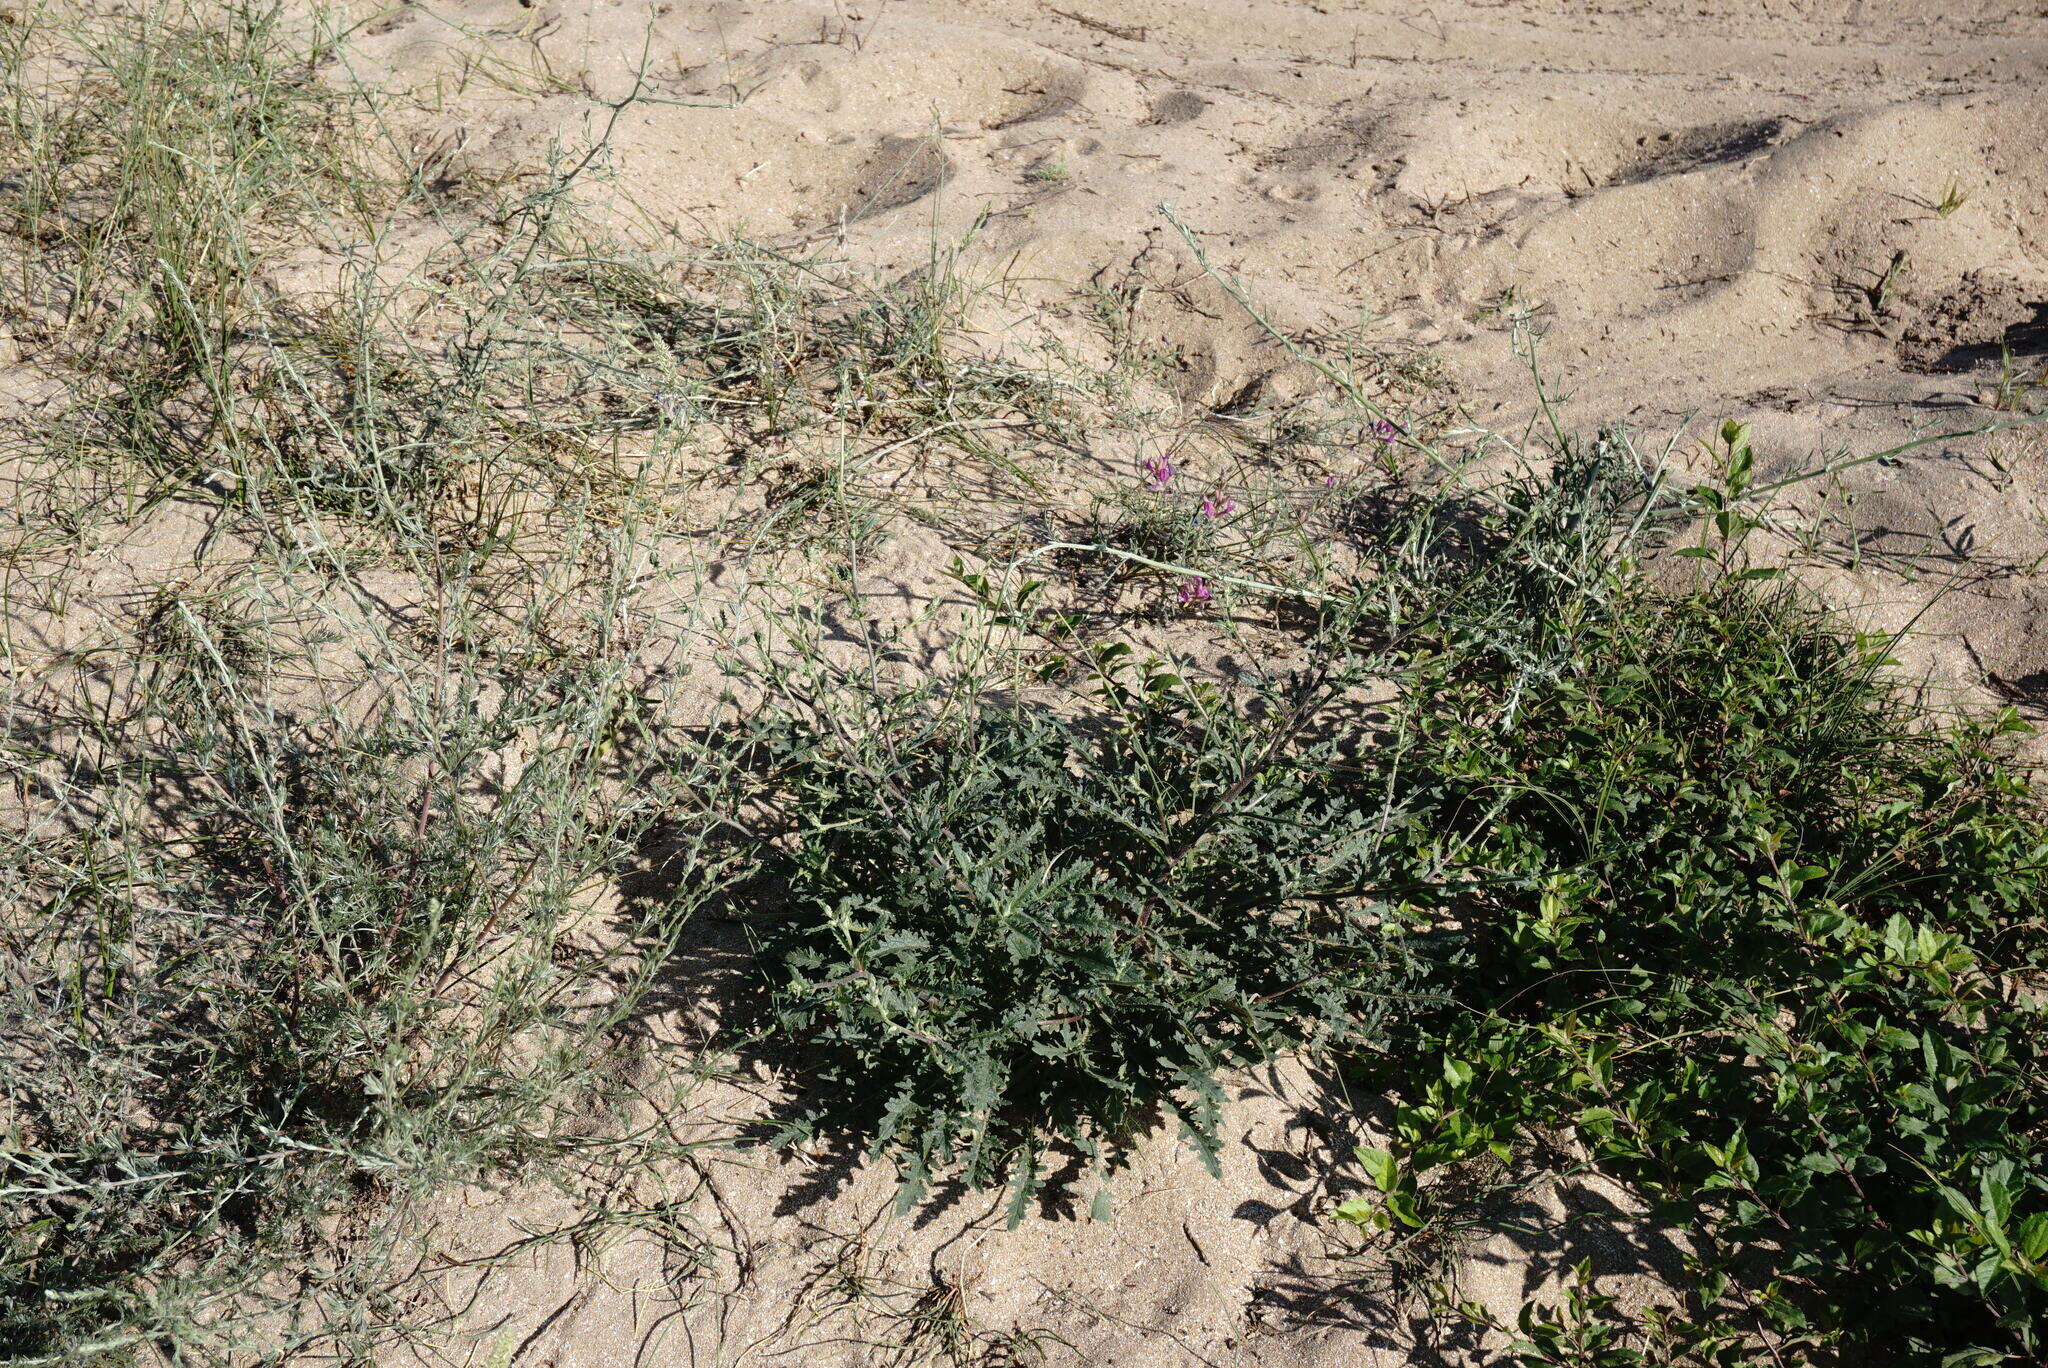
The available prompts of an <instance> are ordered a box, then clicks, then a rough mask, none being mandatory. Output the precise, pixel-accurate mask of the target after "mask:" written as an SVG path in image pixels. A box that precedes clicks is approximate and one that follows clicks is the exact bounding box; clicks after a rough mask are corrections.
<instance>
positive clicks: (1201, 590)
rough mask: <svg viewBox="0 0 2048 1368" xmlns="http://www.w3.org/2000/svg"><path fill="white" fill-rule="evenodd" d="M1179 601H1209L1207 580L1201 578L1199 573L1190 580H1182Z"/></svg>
mask: <svg viewBox="0 0 2048 1368" xmlns="http://www.w3.org/2000/svg"><path fill="white" fill-rule="evenodd" d="M1180 601H1181V602H1182V603H1207V602H1208V601H1209V581H1207V580H1205V579H1203V578H1202V577H1201V576H1200V575H1197V576H1195V577H1194V578H1193V579H1191V580H1182V581H1181V586H1180Z"/></svg>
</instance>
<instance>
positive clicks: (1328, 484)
mask: <svg viewBox="0 0 2048 1368" xmlns="http://www.w3.org/2000/svg"><path fill="white" fill-rule="evenodd" d="M1336 487H1337V477H1336V476H1335V475H1325V476H1323V488H1325V489H1335V488H1336Z"/></svg>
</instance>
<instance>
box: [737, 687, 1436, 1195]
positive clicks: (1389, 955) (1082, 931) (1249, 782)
mask: <svg viewBox="0 0 2048 1368" xmlns="http://www.w3.org/2000/svg"><path fill="white" fill-rule="evenodd" d="M1127 650H1128V648H1112V649H1111V650H1109V651H1108V652H1107V653H1106V654H1105V655H1104V656H1103V657H1101V666H1102V681H1103V689H1102V693H1101V698H1100V705H1099V708H1098V709H1097V710H1096V711H1093V712H1091V713H1090V714H1089V715H1087V716H1085V717H1083V718H1079V719H1074V720H1068V719H1063V718H1061V717H1058V716H1055V715H1052V714H1050V713H1048V712H1046V711H1044V710H1042V709H1039V708H1033V707H1029V706H1025V705H1022V704H1018V703H1014V702H1001V701H997V700H994V699H978V700H976V701H974V702H972V703H968V704H958V703H956V704H955V705H954V706H952V707H945V706H942V705H941V700H940V699H938V698H936V697H933V696H931V695H929V694H926V693H921V692H908V693H905V694H903V695H902V696H900V697H876V698H871V699H870V700H869V705H868V706H867V707H865V708H864V709H862V710H861V711H860V712H859V713H858V714H857V715H853V716H841V715H835V716H830V717H827V718H823V719H817V718H814V719H811V720H808V721H801V720H794V719H792V720H789V721H786V722H785V723H784V724H782V725H780V726H778V727H776V728H775V729H773V730H771V731H769V732H768V733H767V734H766V737H765V738H764V739H765V740H766V741H767V743H768V745H769V747H770V750H771V752H772V754H773V755H774V757H775V770H774V772H775V776H776V783H777V788H778V790H779V791H780V794H781V806H782V809H783V812H784V814H785V817H786V819H787V822H788V824H789V831H790V833H791V836H790V839H791V841H792V848H791V850H790V853H789V856H788V858H787V860H786V861H784V862H783V863H782V866H781V868H780V869H779V870H778V877H777V878H776V879H775V880H774V881H773V882H774V886H775V888H776V897H777V900H778V903H779V904H780V905H779V906H778V907H776V908H774V909H772V910H771V911H770V912H769V913H767V914H766V915H765V919H764V921H763V923H762V925H761V929H760V965H761V972H762V974H763V976H764V979H765V983H766V985H767V988H768V991H769V996H770V1011H771V1022H772V1031H773V1033H774V1034H775V1035H777V1036H778V1037H780V1038H782V1039H785V1040H789V1041H792V1042H797V1043H801V1044H802V1045H804V1046H806V1047H807V1048H808V1051H809V1054H810V1058H811V1060H812V1065H813V1067H812V1072H811V1075H810V1079H809V1083H810V1086H811V1089H812V1091H811V1092H810V1093H809V1097H810V1099H812V1100H811V1102H810V1104H809V1106H808V1107H807V1109H806V1110H805V1111H804V1112H803V1113H802V1115H801V1116H800V1118H799V1119H798V1120H797V1121H796V1122H795V1123H793V1125H792V1127H791V1131H790V1133H791V1134H792V1135H800V1134H807V1133H811V1132H813V1131H816V1130H818V1129H819V1128H823V1127H830V1126H834V1125H838V1126H842V1127H851V1128H853V1129H855V1130H856V1131H857V1132H858V1133H860V1134H861V1135H862V1136H864V1137H865V1138H866V1140H867V1141H868V1143H869V1145H870V1147H871V1148H872V1149H873V1150H874V1151H877V1152H882V1153H891V1154H895V1155H898V1156H900V1158H901V1159H902V1161H903V1164H904V1173H905V1180H904V1187H903V1196H904V1199H905V1201H906V1202H909V1201H914V1200H915V1199H916V1197H917V1196H918V1194H919V1193H920V1192H922V1191H923V1189H924V1187H925V1185H926V1184H927V1183H928V1181H930V1180H931V1178H932V1177H934V1176H935V1175H940V1176H945V1177H949V1178H958V1179H960V1180H962V1181H965V1182H968V1183H970V1184H974V1185H986V1184H990V1183H996V1182H1007V1183H1009V1184H1010V1185H1011V1187H1012V1190H1013V1200H1012V1203H1011V1215H1012V1219H1013V1220H1014V1219H1016V1218H1017V1217H1019V1216H1020V1215H1021V1214H1022V1212H1023V1211H1024V1210H1025V1209H1026V1206H1027V1204H1028V1203H1029V1201H1030V1200H1031V1198H1032V1195H1033V1193H1034V1192H1035V1191H1036V1190H1037V1188H1038V1187H1039V1186H1040V1184H1041V1183H1042V1181H1043V1179H1044V1176H1045V1171H1044V1164H1045V1155H1046V1150H1047V1148H1048V1147H1049V1146H1052V1145H1064V1146H1067V1147H1069V1150H1070V1153H1072V1154H1078V1155H1082V1156H1086V1157H1087V1158H1088V1159H1090V1160H1091V1161H1093V1163H1094V1164H1095V1165H1096V1166H1097V1168H1098V1171H1101V1170H1103V1169H1106V1168H1108V1167H1110V1166H1112V1165H1113V1164H1114V1162H1115V1159H1116V1157H1117V1154H1118V1152H1119V1151H1120V1149H1121V1148H1122V1147H1123V1146H1125V1145H1126V1144H1127V1143H1128V1142H1129V1141H1131V1140H1132V1139H1134V1138H1135V1137H1136V1136H1137V1135H1138V1134H1139V1133H1141V1132H1142V1131H1144V1130H1146V1129H1148V1128H1149V1126H1150V1125H1151V1123H1152V1122H1153V1120H1154V1119H1155V1117H1156V1115H1157V1114H1158V1113H1159V1112H1160V1111H1161V1110H1162V1109H1163V1110H1165V1111H1168V1112H1172V1113H1175V1114H1178V1115H1179V1117H1180V1119H1181V1121H1182V1124H1183V1128H1184V1131H1185V1133H1186V1134H1187V1135H1188V1136H1189V1137H1190V1138H1191V1139H1192V1140H1193V1142H1194V1143H1195V1144H1196V1145H1197V1146H1198V1147H1200V1149H1201V1150H1202V1152H1203V1153H1204V1154H1205V1156H1213V1154H1214V1152H1215V1149H1216V1146H1217V1139H1216V1129H1215V1127H1216V1112H1215V1108H1216V1104H1217V1102H1218V1100H1219V1098H1220V1093H1219V1090H1218V1086H1217V1083H1216V1081H1215V1076H1216V1074H1217V1072H1218V1071H1219V1070H1221V1069H1223V1068H1225V1067H1227V1066H1230V1065H1234V1064H1245V1063H1250V1062H1253V1061H1257V1060H1262V1059H1265V1058H1268V1057H1269V1056H1270V1055H1271V1054H1272V1053H1273V1052H1274V1051H1275V1050H1277V1049H1279V1048H1281V1047H1283V1046H1286V1045H1290V1044H1295V1043H1298V1042H1300V1041H1303V1040H1305V1039H1311V1038H1315V1037H1319V1036H1325V1035H1328V1034H1331V1033H1336V1034H1342V1035H1348V1036H1355V1035H1359V1034H1361V1033H1364V1032H1367V1031H1369V1030H1370V1028H1371V1026H1372V1024H1373V1023H1374V1022H1377V1021H1378V1020H1379V1019H1380V1018H1381V1017H1382V1016H1383V1015H1384V1013H1385V1011H1386V1008H1387V1005H1388V1004H1389V1002H1390V1001H1392V1000H1393V999H1394V998H1395V997H1396V996H1398V994H1399V993H1400V992H1401V991H1402V989H1403V982H1404V979H1403V975H1404V972H1405V970H1404V967H1403V966H1404V963H1405V960H1404V953H1403V950H1402V948H1401V946H1400V945H1399V944H1398V942H1397V941H1390V940H1389V938H1388V937H1387V935H1386V934H1385V932H1384V929H1383V927H1382V926H1381V924H1380V922H1379V920H1378V918H1377V917H1376V916H1375V915H1373V911H1372V907H1371V905H1370V904H1369V902H1368V901H1367V900H1365V899H1363V898H1361V896H1360V893H1359V882H1360V873H1361V871H1362V870H1363V869H1365V868H1366V867H1368V866H1369V865H1370V863H1371V861H1372V858H1373V850H1374V847H1375V843H1376V840H1377V835H1376V830H1377V829H1376V825H1375V821H1374V819H1373V818H1372V817H1370V816H1368V815H1366V814H1363V813H1359V812H1356V811H1347V810H1346V808H1345V807H1344V805H1343V804H1342V803H1341V802H1333V801H1332V795H1331V794H1329V793H1327V792H1325V791H1323V789H1322V788H1321V787H1320V786H1319V784H1318V782H1317V777H1316V776H1317V775H1318V774H1319V772H1320V771H1321V770H1322V769H1323V768H1324V766H1322V765H1321V764H1319V763H1318V762H1320V761H1323V760H1326V759H1327V754H1326V753H1325V752H1324V751H1316V752H1315V753H1313V754H1296V755H1293V756H1290V757H1289V759H1288V763H1284V764H1283V763H1276V761H1277V760H1278V759H1279V758H1280V753H1281V749H1282V747H1283V746H1293V745H1294V743H1295V739H1296V738H1295V737H1294V736H1293V734H1292V730H1293V726H1294V724H1296V723H1298V722H1299V720H1300V706H1301V705H1300V703H1299V700H1292V699H1290V697H1289V695H1288V691H1287V690H1285V689H1280V688H1276V689H1275V690H1274V693H1273V695H1272V697H1271V699H1270V702H1271V704H1272V705H1273V706H1272V709H1271V710H1270V711H1269V712H1268V713H1267V714H1266V715H1264V716H1261V715H1259V714H1258V713H1256V712H1253V711H1249V710H1247V709H1245V708H1244V707H1242V706H1240V705H1236V704H1232V703H1230V702H1228V701H1226V700H1225V699H1224V698H1222V697H1221V696H1219V695H1217V694H1215V693H1214V692H1212V691H1210V690H1207V689H1204V688H1200V687H1197V686H1192V685H1189V684H1186V683H1184V682H1183V681H1182V680H1181V679H1180V678H1178V677H1177V676H1175V675H1173V674H1171V673H1169V672H1166V671H1164V670H1163V669H1159V668H1152V669H1135V668H1131V667H1127V666H1118V665H1117V664H1116V663H1115V662H1117V661H1118V660H1119V659H1120V657H1119V652H1120V651H1127ZM1291 687H1292V688H1294V689H1296V690H1307V691H1322V690H1326V689H1327V688H1328V684H1327V682H1326V681H1311V680H1301V681H1296V682H1295V685H1294V686H1291ZM838 706H840V707H841V708H844V707H845V706H846V705H844V704H841V705H838ZM1325 749H1327V748H1325ZM1098 1201H1099V1203H1106V1196H1105V1197H1104V1198H1100V1199H1098Z"/></svg>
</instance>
